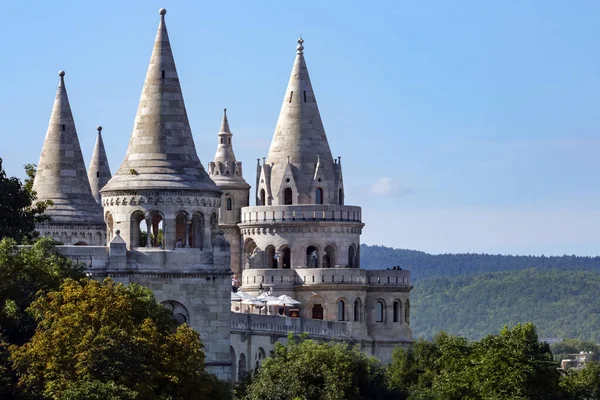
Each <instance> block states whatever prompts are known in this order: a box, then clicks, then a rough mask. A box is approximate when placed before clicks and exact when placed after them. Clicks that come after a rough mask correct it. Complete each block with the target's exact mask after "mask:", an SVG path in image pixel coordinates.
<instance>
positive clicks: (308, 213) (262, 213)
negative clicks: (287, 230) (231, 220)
mask: <svg viewBox="0 0 600 400" xmlns="http://www.w3.org/2000/svg"><path fill="white" fill-rule="evenodd" d="M361 218H362V211H361V208H360V207H357V206H341V205H328V204H300V205H287V206H254V207H244V208H242V222H241V224H240V225H239V226H240V227H246V226H254V225H257V224H258V225H260V224H264V223H276V222H277V223H281V222H284V223H292V222H304V221H310V222H319V221H338V222H355V223H356V222H358V223H362V220H361Z"/></svg>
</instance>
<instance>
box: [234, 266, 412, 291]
mask: <svg viewBox="0 0 600 400" xmlns="http://www.w3.org/2000/svg"><path fill="white" fill-rule="evenodd" d="M242 285H243V287H244V289H245V290H250V291H252V290H257V289H258V288H259V287H260V286H261V285H262V286H263V287H273V288H275V289H277V290H279V289H280V288H281V286H287V287H291V286H300V285H302V286H304V285H308V286H312V285H320V286H323V285H327V286H330V285H333V286H340V285H363V286H373V287H377V288H381V287H384V286H389V287H393V288H395V289H398V288H399V287H406V289H408V288H409V287H410V271H408V270H365V269H357V268H300V269H246V270H244V277H243V280H242Z"/></svg>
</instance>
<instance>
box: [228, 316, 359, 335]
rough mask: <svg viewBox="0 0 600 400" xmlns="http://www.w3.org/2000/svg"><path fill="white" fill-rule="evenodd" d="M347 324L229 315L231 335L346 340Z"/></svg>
mask: <svg viewBox="0 0 600 400" xmlns="http://www.w3.org/2000/svg"><path fill="white" fill-rule="evenodd" d="M349 328H350V324H349V323H348V322H337V321H322V320H317V319H310V320H308V319H305V318H289V317H279V316H273V315H258V314H243V313H235V312H233V313H231V331H232V333H242V332H247V333H267V334H277V335H280V336H287V334H288V333H289V332H292V333H294V334H301V333H308V334H309V335H310V336H313V337H328V338H339V339H348V338H350V337H351V334H350V329H349Z"/></svg>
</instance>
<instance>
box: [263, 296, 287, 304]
mask: <svg viewBox="0 0 600 400" xmlns="http://www.w3.org/2000/svg"><path fill="white" fill-rule="evenodd" d="M271 297H273V296H271ZM263 301H265V300H264V299H263ZM266 302H267V305H268V306H285V304H284V303H283V301H281V299H278V298H277V297H273V298H272V299H269V300H266Z"/></svg>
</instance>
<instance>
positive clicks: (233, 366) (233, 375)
mask: <svg viewBox="0 0 600 400" xmlns="http://www.w3.org/2000/svg"><path fill="white" fill-rule="evenodd" d="M229 358H231V380H232V381H233V382H236V381H237V373H236V372H237V368H236V364H237V363H236V361H237V360H236V356H235V350H234V349H233V346H229Z"/></svg>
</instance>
